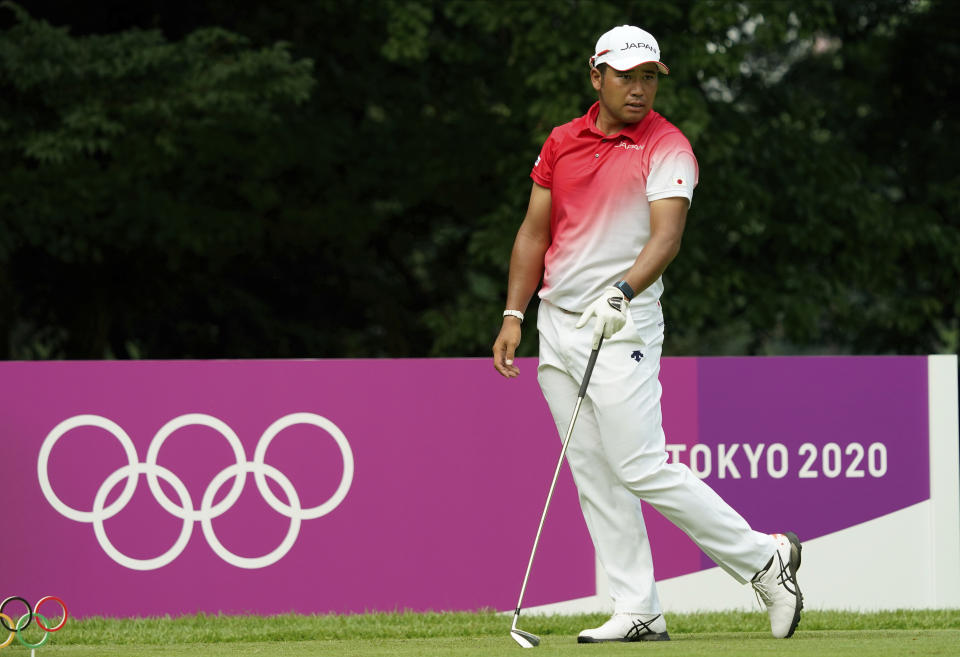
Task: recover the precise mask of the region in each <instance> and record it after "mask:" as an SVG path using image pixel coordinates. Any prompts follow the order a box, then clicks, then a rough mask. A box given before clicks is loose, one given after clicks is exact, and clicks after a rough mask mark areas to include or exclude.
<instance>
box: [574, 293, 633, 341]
mask: <svg viewBox="0 0 960 657" xmlns="http://www.w3.org/2000/svg"><path fill="white" fill-rule="evenodd" d="M628 303H629V302H628V301H627V298H626V297H625V296H623V292H621V291H620V290H619V288H615V287H613V286H610V287H608V288H607V289H605V290H604V291H603V294H601V295H600V298H599V299H597V300H596V301H594V302H593V303H592V304H590V307H589V308H587V310H586V311H585V312H584V313H583V314H582V315H580V319H579V320H578V321H577V328H581V327H583V326H585V325H586V323H587V322H588V321H589V320H590V318H591V317H594V316H596V318H597V321H596V322H595V323H594V325H593V342H594V344H596V343H597V342H598V341H599V340H600V336H601V335H602V336H603V337H604V338H605V339H607V338H610V337H611V336H612V335H613V334H614V333H616V332H617V331H619V330H620V329H622V328H623V327H624V325H625V324H626V323H627V305H628Z"/></svg>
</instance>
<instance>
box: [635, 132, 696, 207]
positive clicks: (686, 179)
mask: <svg viewBox="0 0 960 657" xmlns="http://www.w3.org/2000/svg"><path fill="white" fill-rule="evenodd" d="M699 181H700V169H699V167H698V166H697V158H696V157H694V155H693V148H691V147H690V142H689V141H687V138H686V137H684V136H683V134H681V133H680V132H677V133H675V134H672V135H669V136H667V137H665V138H663V139H661V140H660V141H658V142H657V144H656V145H655V146H654V150H653V153H652V154H651V156H650V173H649V175H648V176H647V200H648V201H656V200H658V199H661V198H670V197H673V196H682V197H683V198H685V199H687V200H688V201H690V202H693V188H694V187H696V186H697V183H698V182H699Z"/></svg>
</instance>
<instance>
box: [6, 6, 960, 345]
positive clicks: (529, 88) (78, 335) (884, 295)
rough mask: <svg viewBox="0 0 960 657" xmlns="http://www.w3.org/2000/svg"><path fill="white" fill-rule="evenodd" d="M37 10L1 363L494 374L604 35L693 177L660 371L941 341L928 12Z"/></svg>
mask: <svg viewBox="0 0 960 657" xmlns="http://www.w3.org/2000/svg"><path fill="white" fill-rule="evenodd" d="M53 4H57V3H53ZM58 6H59V7H60V10H59V11H60V15H61V16H62V17H63V18H62V20H61V21H60V22H58V21H57V20H54V18H52V17H51V18H50V20H51V21H53V23H54V24H60V25H69V24H71V22H72V23H76V24H78V25H80V26H81V29H80V32H79V36H71V33H70V32H68V31H67V30H66V29H65V28H63V27H52V26H51V24H49V23H47V22H44V20H40V19H39V18H36V19H35V18H31V17H30V16H28V15H27V14H26V13H24V12H23V11H22V10H20V9H17V8H16V7H15V6H13V5H10V4H7V5H5V7H6V10H5V11H6V13H7V14H8V15H10V16H12V17H13V20H12V21H11V22H10V27H8V28H7V29H5V30H3V31H0V170H2V171H3V173H4V174H5V175H4V176H3V178H2V179H0V300H2V302H3V304H2V308H3V314H2V317H0V332H2V335H3V336H4V338H5V342H4V343H3V344H5V345H6V354H7V356H8V357H14V358H34V357H69V358H78V357H93V358H98V357H105V356H106V357H110V356H116V357H128V356H133V357H137V356H146V357H277V356H284V357H285V356H291V357H303V356H322V357H337V356H359V357H362V356H427V355H435V356H467V355H471V356H487V355H488V354H489V348H490V345H491V343H492V340H493V338H494V336H495V334H496V331H497V329H498V327H499V323H500V310H501V309H502V303H503V297H504V291H505V286H506V269H507V261H508V258H509V252H510V245H511V243H512V240H513V237H514V235H515V232H516V229H517V226H518V225H519V222H520V220H521V218H522V216H523V212H524V209H525V206H526V198H527V194H528V193H529V188H530V179H529V177H528V174H529V171H530V168H531V165H532V163H533V161H534V159H535V158H536V155H537V152H538V150H539V147H540V144H541V143H542V141H543V139H544V138H545V137H546V135H547V134H548V132H549V130H550V128H551V127H552V126H554V125H556V124H559V123H562V122H565V121H568V120H570V119H572V118H574V117H576V116H578V115H579V114H581V113H582V112H583V111H584V110H585V109H586V108H587V107H588V106H589V105H590V103H591V102H592V100H593V92H592V89H591V88H590V86H589V84H588V78H587V64H586V60H587V57H588V56H589V55H590V49H591V47H592V45H593V43H594V41H595V40H596V38H597V36H598V35H599V34H601V33H602V32H603V31H605V30H606V29H609V27H611V26H613V25H616V24H620V23H635V24H639V25H642V26H645V27H647V28H648V29H650V30H651V31H652V32H653V33H654V34H656V35H657V37H658V38H659V39H660V41H661V46H662V48H663V51H664V57H665V58H666V61H667V62H668V64H669V65H670V67H671V71H672V73H671V75H670V76H669V77H665V78H663V79H662V82H661V88H660V93H659V95H658V99H657V109H658V110H659V111H660V112H661V113H663V114H664V115H665V116H666V117H667V118H668V119H670V120H671V121H673V122H674V123H676V124H677V125H679V126H680V127H681V128H682V129H683V130H684V132H685V133H686V134H687V135H688V136H689V137H690V139H691V141H692V143H693V145H694V149H695V151H696V153H697V155H698V159H699V162H700V166H701V184H700V186H699V187H698V189H697V191H696V193H695V196H694V204H693V208H692V210H691V213H690V218H689V222H688V229H687V233H686V235H685V240H684V245H683V248H682V250H681V253H680V256H679V258H678V259H677V261H676V262H675V263H674V264H673V265H672V266H671V268H670V269H669V270H668V272H667V275H666V285H667V293H666V296H665V299H664V301H665V308H666V312H667V317H668V329H669V339H668V341H667V352H668V353H669V354H703V355H710V354H764V353H927V352H933V351H956V350H957V344H958V340H960V326H958V323H957V317H958V311H960V307H958V305H957V304H958V295H957V294H956V290H955V288H956V282H955V281H956V278H957V277H956V272H957V271H958V268H960V260H958V258H960V221H958V218H957V213H956V211H955V209H954V208H955V207H956V206H957V204H956V200H957V199H956V195H957V191H956V190H957V189H958V185H957V182H958V181H957V167H956V166H955V165H954V164H953V157H952V153H951V148H952V144H953V142H954V138H955V137H956V136H957V123H956V120H955V119H954V118H953V117H952V115H951V111H950V110H951V107H952V105H951V103H952V98H953V97H954V96H955V95H956V94H955V93H954V90H953V87H954V86H955V85H956V83H955V82H954V80H956V79H957V76H956V75H955V73H956V69H957V64H958V61H960V49H958V46H957V45H956V44H957V43H960V40H958V39H957V37H958V34H957V30H958V28H957V26H958V25H960V21H958V20H957V19H958V18H960V16H958V12H957V10H956V9H954V5H953V4H952V3H950V2H948V1H945V0H913V1H910V2H902V1H899V0H850V1H844V2H840V1H838V0H836V1H834V0H811V1H810V2H804V3H785V2H770V1H765V0H742V1H737V2H732V1H730V2H727V1H718V0H685V1H683V2H678V3H654V2H636V3H626V4H625V3H622V2H613V1H611V0H594V1H588V0H562V1H554V0H551V1H546V0H530V1H529V2H485V1H482V0H406V1H401V0H366V1H365V2H362V3H342V2H333V1H332V0H321V1H318V2H313V3H301V2H284V1H280V2H276V3H271V4H270V5H269V6H267V5H263V6H249V7H247V6H233V5H232V4H230V3H228V2H226V0H208V1H206V2H203V3H192V4H189V5H187V4H186V3H184V4H175V3H163V4H162V5H161V4H159V3H127V4H124V5H119V6H111V7H110V8H109V11H108V10H107V9H104V10H103V11H99V10H97V9H96V8H94V9H92V10H91V11H89V12H88V11H78V10H77V9H76V5H73V4H67V3H61V4H60V5H58ZM0 13H3V10H0ZM55 13H57V12H56V11H55V9H49V10H48V11H47V13H45V14H43V15H42V16H41V18H42V17H46V16H51V15H52V14H55ZM0 25H2V23H0ZM101 25H105V26H107V27H109V29H110V30H111V32H110V33H108V34H99V33H98V32H99V29H100V28H99V26H101ZM210 25H221V26H222V27H220V28H215V27H208V26H210ZM151 26H157V28H158V29H144V28H149V27H151ZM239 35H244V36H242V37H241V36H239ZM278 42H279V43H278ZM284 42H288V43H289V45H285V43H284ZM311 62H313V63H314V65H313V67H311ZM533 307H535V306H532V307H531V310H532V309H533ZM534 315H535V313H533V312H531V318H530V322H529V323H530V324H532V322H533V321H534V319H535V317H534ZM535 343H536V341H535V340H534V339H533V332H532V331H528V332H527V339H526V340H525V341H524V343H523V345H521V350H522V353H523V354H526V355H532V354H534V353H535V347H536V344H535Z"/></svg>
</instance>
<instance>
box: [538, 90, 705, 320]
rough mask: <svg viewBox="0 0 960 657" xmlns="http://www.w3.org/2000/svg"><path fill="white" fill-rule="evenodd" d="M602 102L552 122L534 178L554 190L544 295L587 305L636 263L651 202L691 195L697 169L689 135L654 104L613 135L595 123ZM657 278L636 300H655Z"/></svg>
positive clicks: (659, 286) (659, 287)
mask: <svg viewBox="0 0 960 657" xmlns="http://www.w3.org/2000/svg"><path fill="white" fill-rule="evenodd" d="M599 112H600V104H599V103H595V104H594V105H593V107H591V108H590V110H589V111H588V112H587V113H586V114H585V115H584V116H581V117H580V118H578V119H574V120H573V121H571V122H569V123H566V124H564V125H562V126H558V127H556V128H554V129H553V131H552V132H551V133H550V136H549V137H548V138H547V141H546V142H545V143H544V145H543V148H542V149H541V151H540V157H538V158H537V162H536V164H534V166H533V171H532V172H531V173H530V177H531V178H533V180H534V181H535V182H536V183H537V184H539V185H542V186H544V187H547V188H549V189H550V194H551V211H550V232H551V244H550V247H549V248H548V249H547V253H546V257H545V261H544V265H545V271H544V277H543V286H542V287H541V289H540V297H541V298H542V299H546V300H547V301H549V302H550V303H552V304H554V305H557V306H559V307H561V308H563V309H565V310H570V311H574V312H582V311H583V310H586V308H587V306H588V305H590V303H592V302H593V301H594V300H596V298H597V297H598V296H599V295H600V293H601V292H602V291H603V289H604V288H605V287H608V286H610V285H612V284H613V283H615V282H617V281H618V280H619V279H620V278H621V277H622V276H623V274H624V273H626V271H627V270H628V269H630V267H631V266H632V265H633V263H634V261H635V260H636V258H637V255H638V254H639V253H640V251H641V250H642V249H643V247H644V245H646V243H647V241H648V240H649V239H650V202H651V201H656V200H657V199H662V198H669V197H672V196H682V197H684V198H686V199H687V200H689V201H692V200H693V188H694V187H695V186H696V184H697V181H698V176H699V171H698V167H697V160H696V158H695V157H694V155H693V149H692V148H691V147H690V142H689V141H688V140H687V138H686V137H684V135H683V133H682V132H680V130H679V129H678V128H677V127H676V126H674V125H673V124H671V123H670V122H669V121H667V120H666V119H665V118H663V117H662V116H661V115H660V114H658V113H657V112H655V111H653V110H651V111H650V112H649V113H648V114H647V115H646V116H645V117H644V118H643V120H642V121H640V122H638V123H635V124H631V125H628V126H627V127H625V128H624V129H623V130H621V131H620V132H618V133H617V134H614V135H605V134H603V133H602V132H601V131H600V130H598V129H597V127H596V122H597V115H598V114H599ZM662 292H663V281H662V280H661V279H657V281H656V282H655V283H654V284H653V285H651V286H650V287H648V288H647V289H646V290H643V291H641V292H638V293H637V296H636V297H635V298H634V300H633V301H632V302H631V305H638V304H652V303H656V301H657V300H658V299H659V298H660V295H661V294H662Z"/></svg>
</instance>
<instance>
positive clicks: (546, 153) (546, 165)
mask: <svg viewBox="0 0 960 657" xmlns="http://www.w3.org/2000/svg"><path fill="white" fill-rule="evenodd" d="M557 140H558V138H557V131H556V128H554V130H553V131H551V132H550V136H549V137H547V141H545V142H543V148H541V149H540V155H538V156H537V161H536V162H534V163H533V170H532V171H531V172H530V177H531V178H533V181H534V182H535V183H537V184H538V185H540V186H541V187H546V188H547V189H549V188H550V187H551V186H552V185H553V165H554V163H555V162H556V154H557Z"/></svg>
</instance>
